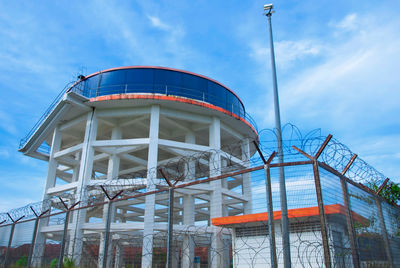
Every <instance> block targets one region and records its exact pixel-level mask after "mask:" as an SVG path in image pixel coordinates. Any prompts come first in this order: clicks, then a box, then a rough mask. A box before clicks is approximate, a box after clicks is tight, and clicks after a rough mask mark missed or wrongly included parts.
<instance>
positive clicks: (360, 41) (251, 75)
mask: <svg viewBox="0 0 400 268" xmlns="http://www.w3.org/2000/svg"><path fill="white" fill-rule="evenodd" d="M265 3H266V2H264V1H179V0H178V1H157V2H155V1H4V0H3V1H0V10H1V12H0V92H1V96H2V98H0V184H1V187H0V211H5V210H8V209H10V208H13V207H18V206H22V205H25V204H27V203H29V202H33V201H38V200H40V199H41V196H42V188H43V185H44V180H45V176H46V163H45V162H43V161H39V160H35V159H31V158H29V157H25V156H23V155H22V154H21V153H18V152H17V149H18V144H19V140H20V139H21V138H22V137H24V135H25V134H26V133H27V132H28V131H29V130H30V128H31V127H32V126H33V125H34V124H35V122H36V121H37V120H38V119H39V117H40V116H41V115H42V113H43V112H44V111H45V110H46V108H47V107H48V106H49V104H50V103H51V102H52V101H53V99H54V98H55V97H56V96H57V94H58V93H59V92H60V91H61V90H62V89H63V87H64V86H65V85H66V84H67V83H68V82H70V81H72V80H75V79H76V76H77V75H78V74H79V73H84V74H90V73H93V72H96V71H99V70H102V69H107V68H111V67H117V66H125V65H157V66H167V67H174V68H179V69H185V70H189V71H192V72H196V73H199V74H203V75H206V76H209V77H212V78H214V79H216V80H218V81H220V82H221V83H223V84H225V85H227V86H228V87H230V88H232V89H233V90H234V91H235V92H236V93H237V94H238V95H239V96H240V97H241V98H242V100H243V102H244V104H245V106H246V108H247V112H249V113H250V114H251V115H252V116H253V117H254V118H255V119H256V121H257V124H258V127H259V128H260V129H262V128H272V127H274V121H273V106H272V83H271V69H270V61H269V60H270V58H269V54H268V53H269V52H268V38H267V37H268V35H267V28H266V18H265V17H264V16H262V7H263V5H264V4H265ZM274 4H275V7H276V13H275V14H274V15H273V28H274V38H275V48H276V61H277V67H278V84H279V91H280V101H281V116H282V122H283V123H289V122H290V123H293V124H295V125H297V126H298V127H299V128H300V129H301V130H302V131H304V132H307V131H309V130H312V129H315V128H321V129H322V132H323V133H324V134H328V133H331V134H333V135H334V137H335V138H337V139H338V140H340V141H342V142H343V143H344V144H346V145H347V146H348V147H350V148H351V149H352V151H354V152H356V153H358V154H359V156H360V157H361V158H363V159H364V160H365V161H367V162H368V163H370V164H371V165H373V166H374V167H375V168H376V169H377V170H379V171H381V172H382V173H384V174H386V175H387V176H388V177H390V178H391V179H393V180H394V181H396V182H400V178H399V174H400V165H399V162H400V131H399V130H400V116H399V115H400V105H399V100H400V75H399V71H398V70H399V62H400V35H399V29H400V16H399V15H398V10H400V2H399V1H380V2H379V4H377V2H372V1H361V0H359V1H341V0H339V1H335V2H334V3H333V2H332V1H276V2H275V3H274Z"/></svg>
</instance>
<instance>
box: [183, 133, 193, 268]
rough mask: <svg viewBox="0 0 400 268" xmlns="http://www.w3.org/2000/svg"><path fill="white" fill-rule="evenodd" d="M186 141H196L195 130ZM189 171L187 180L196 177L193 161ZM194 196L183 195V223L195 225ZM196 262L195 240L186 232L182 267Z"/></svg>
mask: <svg viewBox="0 0 400 268" xmlns="http://www.w3.org/2000/svg"><path fill="white" fill-rule="evenodd" d="M185 142H186V143H193V144H194V143H196V137H195V135H194V133H193V132H188V133H187V134H186V136H185ZM186 169H187V171H188V176H186V178H185V181H190V180H192V179H193V178H194V173H195V171H196V166H195V163H194V162H193V161H190V162H188V163H187V167H186ZM194 209H195V207H194V197H193V195H191V194H185V195H184V196H183V224H184V225H187V226H189V225H194V222H195V215H194ZM193 262H194V241H193V236H192V235H189V234H185V235H184V236H183V241H182V262H181V267H182V268H193Z"/></svg>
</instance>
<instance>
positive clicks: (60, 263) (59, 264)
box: [57, 210, 70, 268]
mask: <svg viewBox="0 0 400 268" xmlns="http://www.w3.org/2000/svg"><path fill="white" fill-rule="evenodd" d="M69 213H70V210H67V212H66V214H65V221H64V231H63V235H62V240H61V248H60V254H59V256H58V264H57V268H62V267H63V265H62V264H63V259H64V247H65V240H66V239H67V237H66V236H67V232H68V222H69Z"/></svg>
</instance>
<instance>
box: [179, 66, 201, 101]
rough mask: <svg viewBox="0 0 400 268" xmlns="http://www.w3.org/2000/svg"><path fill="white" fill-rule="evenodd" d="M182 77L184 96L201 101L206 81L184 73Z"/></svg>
mask: <svg viewBox="0 0 400 268" xmlns="http://www.w3.org/2000/svg"><path fill="white" fill-rule="evenodd" d="M182 77H183V79H182V82H183V88H184V91H183V94H184V96H185V97H188V98H193V99H198V100H203V95H204V94H203V93H204V91H205V89H207V81H205V80H204V79H203V78H201V77H198V76H195V75H191V74H186V73H183V74H182Z"/></svg>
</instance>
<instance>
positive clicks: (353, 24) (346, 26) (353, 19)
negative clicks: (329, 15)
mask: <svg viewBox="0 0 400 268" xmlns="http://www.w3.org/2000/svg"><path fill="white" fill-rule="evenodd" d="M331 25H332V26H333V27H336V28H339V29H341V30H344V31H351V30H355V29H357V28H358V26H359V17H358V15H357V14H355V13H352V14H348V15H347V16H346V17H344V18H343V20H341V21H339V22H331Z"/></svg>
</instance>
